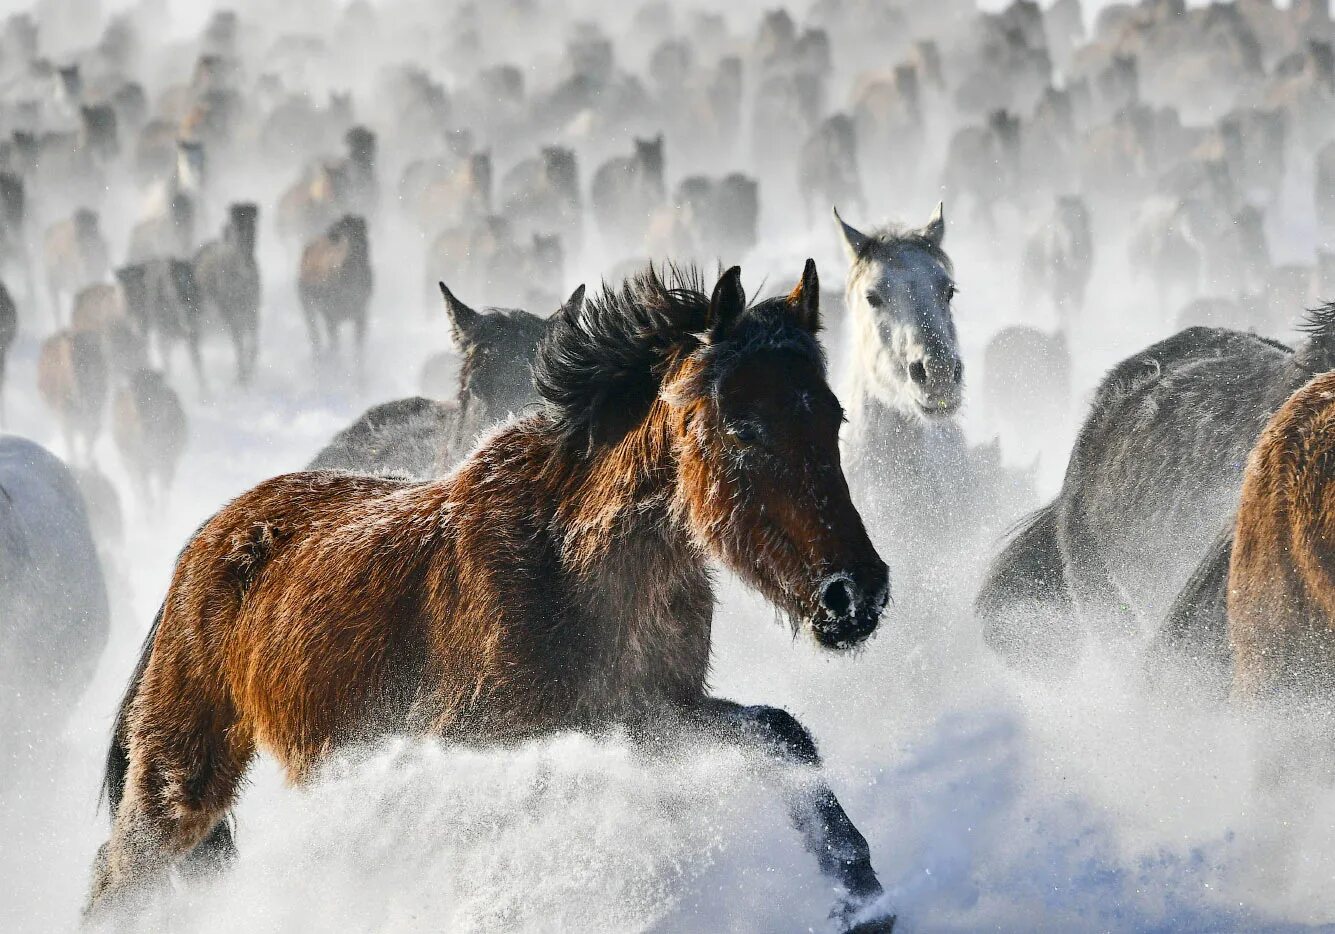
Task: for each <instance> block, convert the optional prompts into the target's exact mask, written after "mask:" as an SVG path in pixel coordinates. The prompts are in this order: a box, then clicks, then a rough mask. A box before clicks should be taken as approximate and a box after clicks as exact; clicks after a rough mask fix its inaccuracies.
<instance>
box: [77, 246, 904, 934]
mask: <svg viewBox="0 0 1335 934" xmlns="http://www.w3.org/2000/svg"><path fill="white" fill-rule="evenodd" d="M698 285H699V283H698V278H697V277H695V276H694V274H691V273H677V272H674V273H673V274H672V276H670V277H669V281H668V283H667V284H664V283H663V281H662V279H661V278H660V276H658V275H657V274H655V273H654V272H653V271H652V270H650V271H649V272H646V273H644V274H642V275H640V276H638V277H637V278H635V279H633V280H631V281H630V282H629V283H627V284H626V285H625V286H624V288H623V289H622V290H621V291H620V292H617V291H615V290H611V289H607V290H605V291H604V294H603V295H602V296H601V297H600V298H598V299H596V300H594V301H592V302H589V303H588V304H586V305H584V306H583V309H582V310H581V308H580V306H579V305H569V306H566V308H564V309H563V310H562V311H561V312H560V313H559V317H558V319H557V320H556V321H554V322H553V325H552V329H551V331H550V333H549V334H548V335H547V336H546V337H545V338H544V340H543V343H542V347H541V349H540V351H539V354H538V359H537V361H536V363H535V365H534V373H535V381H536V383H537V386H538V391H539V395H540V398H541V407H540V408H539V409H538V411H536V412H534V413H533V414H530V415H528V416H525V417H523V418H520V419H518V420H516V421H513V422H510V423H509V424H508V425H506V426H505V427H504V428H502V429H500V430H498V432H497V433H496V434H495V435H494V436H493V437H492V438H491V439H490V440H489V441H487V442H486V443H484V444H483V445H482V446H481V447H480V448H479V449H478V450H477V451H476V452H475V453H474V454H473V455H472V456H471V457H470V458H469V459H468V460H466V461H464V463H463V464H462V465H461V466H460V467H459V468H458V470H456V471H455V472H454V473H453V474H451V475H449V476H448V477H446V478H444V479H442V480H439V481H435V482H431V483H411V482H407V481H403V480H394V479H388V478H374V477H365V476H355V475H349V474H338V473H322V472H311V473H299V474H290V475H287V476H283V477H278V478H275V479H273V480H269V481H266V482H265V483H262V484H261V485H259V486H258V487H256V488H254V489H253V490H251V491H250V492H248V493H245V494H243V495H242V496H240V497H239V498H237V499H236V500H234V501H233V502H231V503H230V504H228V505H227V506H226V507H224V508H223V510H222V511H220V512H219V513H218V514H217V515H215V516H214V517H213V518H212V519H210V520H209V521H208V522H207V523H205V525H204V526H203V527H202V528H201V529H200V530H199V532H198V533H197V534H196V535H195V537H194V538H193V539H192V540H191V541H190V542H189V544H187V546H186V547H185V550H184V551H183V552H182V554H181V557H180V559H179V560H178V562H177V566H176V571H175V574H174V576H173V579H172V583H171V587H170V589H169V591H168V593H167V596H166V599H165V601H164V603H163V605H162V609H161V610H160V612H159V615H158V618H157V621H156V622H155V624H154V630H153V633H152V634H151V635H150V637H149V640H148V642H147V645H146V647H145V651H144V655H143V658H142V659H141V661H140V666H139V670H138V671H137V672H136V674H135V676H134V679H133V681H132V684H131V686H130V689H129V691H128V692H127V695H126V698H125V700H124V702H123V704H122V707H121V711H120V714H119V717H118V720H117V725H116V730H115V736H114V741H113V744H112V747H111V750H110V753H109V755H108V763H107V772H106V778H105V788H106V792H107V794H108V797H109V800H110V801H111V805H112V810H113V814H114V823H113V829H112V835H111V839H110V840H109V841H108V842H107V844H106V845H105V846H104V847H103V848H102V850H101V852H100V854H99V857H98V863H97V867H96V870H95V878H94V881H93V888H92V894H91V902H90V909H96V908H99V907H101V906H103V905H105V904H107V903H109V902H114V901H117V900H119V899H120V898H121V897H123V896H125V895H126V894H127V893H129V892H131V891H132V890H134V889H136V888H138V887H140V886H142V885H144V884H145V883H146V882H149V881H150V880H152V879H154V878H160V877H161V875H162V874H163V873H164V872H165V871H166V870H167V869H168V868H169V867H171V866H172V865H173V864H174V863H176V862H178V861H180V860H182V859H186V860H187V863H188V864H193V865H201V864H202V865H208V864H209V863H210V862H211V861H214V860H217V859H218V858H219V857H220V856H223V855H225V854H226V853H227V852H229V851H230V846H231V837H230V833H229V831H228V829H227V823H226V822H225V821H224V820H223V818H224V816H225V815H226V813H227V811H228V809H229V808H230V807H231V805H232V802H233V800H234V798H235V795H236V793H237V790H238V787H239V785H240V782H241V781H242V779H243V776H244V775H245V772H246V769H247V766H248V764H249V763H250V761H251V759H252V758H253V756H254V755H255V753H256V751H257V750H258V749H260V748H263V749H266V750H268V751H269V752H271V753H272V754H273V755H274V756H275V757H276V758H277V759H278V760H279V762H280V763H282V765H283V767H284V768H285V769H286V771H287V774H288V776H289V777H290V778H291V780H293V781H299V780H301V779H303V778H306V777H308V776H310V775H311V774H312V773H313V772H314V771H315V770H316V767H317V766H318V765H319V763H320V762H321V761H322V760H323V759H324V758H325V757H326V756H327V755H328V754H329V753H330V752H331V751H332V750H334V749H336V748H338V747H339V746H341V745H345V744H348V743H351V742H354V741H357V740H364V739H366V738H368V737H374V736H377V735H381V734H385V733H390V732H403V731H407V732H416V733H425V734H431V735H436V736H440V737H445V738H448V739H450V740H455V741H463V742H513V741H516V740H521V739H524V738H527V737H532V736H535V735H541V734H544V733H549V732H551V731H553V730H559V729H590V730H596V729H600V728H605V727H607V726H609V725H611V724H622V725H625V726H626V727H627V728H628V729H629V730H630V732H631V733H632V735H637V736H646V737H654V738H657V739H661V738H662V737H663V736H664V734H665V733H666V734H669V735H672V734H674V733H677V732H679V731H685V730H687V729H691V730H695V731H701V730H705V731H710V732H714V733H717V734H722V735H724V736H726V737H729V738H731V739H733V740H735V741H737V742H740V743H747V744H750V745H753V746H757V747H760V748H762V749H765V750H766V751H768V752H770V753H771V754H773V755H775V756H777V757H779V758H781V759H783V760H786V761H790V762H798V763H805V764H807V765H809V766H812V767H814V766H816V765H817V763H818V762H819V759H818V756H817V754H816V748H815V744H814V742H813V741H812V739H811V737H810V735H809V734H808V733H807V732H806V730H805V729H804V728H803V727H802V726H801V725H800V724H798V723H797V721H796V720H794V719H793V717H792V716H790V715H789V714H787V713H785V712H784V711H782V710H778V709H775V708H770V707H742V706H740V705H737V704H734V703H731V702H728V701H724V700H719V699H716V698H712V697H710V696H709V695H708V693H707V691H706V676H707V674H708V670H709V657H710V626H711V620H712V617H713V610H714V593H713V588H712V586H711V583H710V571H709V566H710V562H711V561H717V562H720V563H722V564H724V565H725V566H727V567H729V568H731V569H732V570H734V571H735V572H736V573H737V574H739V575H740V576H741V577H742V578H743V579H745V580H746V581H747V582H748V583H749V584H751V585H752V586H753V587H755V588H756V589H758V590H759V591H760V592H761V593H763V594H764V595H765V596H766V597H768V598H769V599H770V600H771V601H773V602H774V603H775V604H776V605H777V606H778V607H779V608H780V609H781V610H782V611H783V612H785V613H786V614H787V615H788V616H789V617H790V618H791V620H792V622H793V626H794V628H795V629H804V630H806V631H809V632H810V633H811V635H812V636H813V637H814V639H815V641H816V642H817V643H818V644H819V645H821V646H823V647H824V648H827V649H831V650H844V649H849V648H851V647H853V646H856V645H858V644H859V643H861V642H862V641H863V640H865V639H866V638H867V637H868V636H870V635H871V633H872V632H873V630H875V628H876V626H877V623H878V621H879V620H880V617H881V613H882V610H883V609H884V607H885V604H886V601H887V599H888V592H889V576H888V573H887V570H886V566H885V564H884V563H883V562H882V561H881V559H880V557H879V556H878V555H877V553H876V551H875V549H874V548H873V547H872V544H871V542H870V540H869V539H868V537H867V533H866V531H865V529H864V528H863V524H862V519H861V517H860V516H859V515H858V513H857V511H856V509H855V508H854V507H853V504H852V501H851V500H850V498H849V494H848V486H847V484H846V482H845V480H844V476H843V472H842V470H841V467H840V462H839V446H838V436H839V426H840V422H841V420H842V411H841V410H840V407H839V403H838V402H837V400H836V399H835V396H834V394H833V393H832V392H831V391H830V388H829V386H828V384H827V382H826V374H825V362H824V358H823V354H822V352H821V348H820V345H819V344H818V342H817V340H816V331H817V329H818V328H819V308H818V302H819V294H820V292H819V285H818V283H817V279H816V267H815V264H814V263H812V262H811V261H808V262H807V266H806V269H805V271H804V273H803V277H802V281H801V283H800V284H799V285H798V286H797V287H796V288H795V289H794V291H793V292H792V293H791V294H790V295H788V296H786V297H784V298H776V299H770V300H767V301H764V302H761V303H759V304H757V305H755V306H754V307H747V305H746V298H745V295H744V293H743V292H742V286H741V278H740V272H739V270H738V269H736V268H733V269H731V270H729V271H728V272H727V273H726V274H725V275H724V276H723V277H722V278H721V279H720V280H719V282H718V284H717V286H716V287H715V289H714V292H713V296H712V298H711V297H710V296H708V295H705V294H703V293H702V292H701V291H700V289H699V287H698ZM696 735H697V736H698V735H699V733H698V732H697V733H696ZM790 807H791V812H792V816H793V819H794V821H795V823H796V825H797V826H798V828H799V829H800V830H801V832H802V833H803V834H804V836H805V839H806V843H807V845H808V847H809V848H810V849H811V851H812V852H813V853H814V854H815V855H816V857H817V860H818V862H819V864H820V867H821V869H822V871H823V872H825V873H826V874H827V875H828V876H829V877H830V879H831V882H832V884H833V885H834V886H835V887H836V889H837V891H838V892H839V898H840V901H839V904H838V906H837V908H836V909H835V914H836V917H837V918H838V920H839V921H840V922H841V923H844V924H853V923H854V921H855V918H857V916H859V915H860V914H861V915H866V914H869V913H874V912H875V910H876V909H874V908H871V907H870V903H871V902H872V901H873V900H875V899H876V898H877V897H878V896H879V895H880V894H881V886H880V883H879V882H878V881H877V879H876V875H875V872H874V871H873V869H872V866H871V861H870V857H869V853H868V848H867V844H866V841H865V840H864V839H863V837H862V835H861V834H860V833H859V832H858V831H857V829H856V828H855V827H854V826H853V824H852V822H851V821H850V820H849V818H848V816H847V815H846V814H845V813H844V811H843V809H842V807H841V806H840V805H839V803H838V801H837V800H836V799H835V797H834V794H833V793H832V792H831V791H830V789H829V788H828V787H826V786H825V785H824V784H822V783H820V782H819V781H814V782H813V783H811V784H808V785H806V786H805V788H804V790H802V791H800V792H795V795H794V798H793V799H792V801H791V802H790ZM890 923H891V919H890V918H888V917H886V916H884V915H883V914H882V915H881V916H879V918H878V920H876V921H867V920H866V919H865V918H862V919H861V923H859V924H858V925H857V926H856V927H855V930H859V931H888V930H889V927H890Z"/></svg>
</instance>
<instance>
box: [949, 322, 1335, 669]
mask: <svg viewBox="0 0 1335 934" xmlns="http://www.w3.org/2000/svg"><path fill="white" fill-rule="evenodd" d="M1306 330H1307V340H1306V341H1305V342H1304V343H1303V344H1302V346H1300V347H1299V348H1298V349H1297V351H1296V352H1295V351H1294V350H1291V349H1290V348H1288V347H1286V346H1284V345H1283V344H1280V343H1278V342H1276V341H1271V340H1267V339H1265V338H1261V337H1258V336H1256V335H1255V334H1244V333H1241V332H1238V331H1229V330H1224V329H1221V328H1205V327H1194V328H1188V329H1186V330H1184V331H1181V332H1179V333H1178V334H1175V335H1173V336H1172V337H1169V338H1167V339H1165V340H1162V341H1160V342H1159V343H1157V344H1154V345H1152V346H1150V347H1148V348H1146V349H1145V350H1143V351H1141V352H1140V353H1137V354H1135V355H1133V356H1131V357H1128V358H1127V359H1126V360H1123V361H1122V362H1121V363H1119V364H1118V365H1117V366H1116V367H1114V368H1113V369H1112V371H1111V372H1110V373H1109V374H1108V375H1107V376H1106V377H1105V378H1104V380H1103V382H1102V384H1100V386H1099V388H1098V391H1097V392H1096V393H1095V396H1094V401H1093V403H1092V404H1091V407H1090V412H1089V415H1088V417H1087V418H1086V420H1085V423H1084V425H1083V426H1082V428H1081V430H1080V434H1079V436H1078V437H1077V439H1076V442H1075V446H1074V448H1073V449H1072V451H1071V457H1070V461H1069V463H1068V465H1067V468H1066V477H1065V479H1064V481H1063V483H1062V489H1061V492H1060V493H1059V494H1058V495H1057V498H1056V499H1054V500H1053V501H1052V502H1051V503H1049V504H1048V505H1047V506H1045V507H1044V508H1043V509H1041V510H1039V511H1038V512H1037V513H1036V514H1035V515H1034V516H1033V517H1032V518H1031V519H1030V520H1028V522H1027V523H1026V524H1025V525H1024V527H1022V528H1021V529H1020V530H1019V532H1018V533H1017V534H1016V535H1015V536H1014V538H1012V540H1011V541H1010V543H1009V544H1008V545H1007V546H1006V548H1005V549H1004V550H1003V551H1002V552H1001V554H1000V555H999V556H998V557H997V558H996V560H995V561H994V562H993V563H992V566H991V568H990V570H989V572H988V575H987V577H986V579H985V580H984V582H983V585H982V587H981V589H980V590H979V593H978V597H977V600H976V602H975V609H976V612H977V614H978V616H979V618H980V621H981V623H982V626H983V635H984V638H985V639H986V640H987V642H988V644H989V645H990V646H991V647H992V648H993V649H994V650H996V651H997V652H998V653H999V654H1001V655H1002V656H1003V657H1005V658H1006V659H1007V660H1008V661H1010V662H1012V663H1014V664H1018V665H1026V666H1027V665H1033V664H1040V665H1046V664H1053V663H1055V664H1058V665H1060V664H1062V663H1064V662H1070V661H1071V660H1073V659H1074V658H1075V657H1076V656H1078V654H1079V652H1080V650H1081V648H1082V647H1083V643H1084V634H1085V631H1086V630H1093V631H1096V632H1099V633H1100V634H1101V635H1103V636H1104V637H1107V638H1112V639H1114V640H1116V639H1131V640H1136V639H1138V638H1140V637H1142V636H1144V635H1147V634H1148V635H1149V636H1151V637H1152V639H1153V640H1158V644H1157V646H1156V648H1163V649H1167V648H1170V647H1171V648H1172V649H1174V650H1177V651H1184V652H1187V653H1188V654H1190V655H1192V656H1196V657H1202V658H1206V659H1210V658H1218V657H1219V656H1220V653H1221V652H1222V651H1223V647H1224V627H1223V623H1222V618H1221V616H1220V614H1219V611H1218V607H1219V606H1222V604H1221V603H1220V601H1219V599H1218V597H1219V596H1220V595H1221V594H1222V591H1220V590H1215V591H1212V590H1211V588H1212V587H1216V588H1217V587H1219V586H1220V582H1221V581H1222V576H1221V574H1220V573H1219V572H1218V565H1217V562H1218V560H1219V558H1220V556H1221V555H1222V556H1223V565H1222V566H1223V567H1225V568H1226V567H1227V563H1228V558H1227V553H1228V538H1229V536H1228V531H1227V530H1228V529H1230V528H1231V527H1232V523H1233V516H1234V513H1235V510H1236V509H1237V503H1238V492H1239V490H1240V488H1241V486H1242V469H1243V465H1244V464H1245V462H1246V460H1247V454H1248V452H1249V451H1250V450H1251V448H1252V445H1253V444H1255V442H1256V439H1257V437H1258V436H1259V435H1260V434H1261V430H1262V429H1263V428H1264V427H1265V423H1266V421H1267V419H1269V418H1270V416H1271V414H1272V413H1273V412H1274V411H1275V410H1276V409H1278V408H1279V406H1280V405H1281V404H1283V402H1284V400H1285V399H1287V398H1288V397H1289V395H1290V394H1292V393H1293V391H1294V390H1296V389H1297V388H1298V387H1299V386H1301V385H1302V384H1303V383H1305V382H1306V381H1307V380H1308V379H1310V378H1311V376H1312V374H1313V373H1318V372H1323V371H1325V370H1329V369H1332V367H1335V314H1332V313H1331V310H1330V309H1327V310H1326V311H1325V312H1318V313H1316V314H1314V315H1313V317H1312V318H1311V319H1310V320H1309V321H1308V323H1307V325H1306ZM1203 557H1208V558H1211V559H1212V560H1213V561H1215V562H1216V565H1215V570H1213V571H1212V570H1211V568H1210V567H1198V565H1199V564H1200V562H1201V560H1202V558H1203ZM1212 594H1213V596H1212ZM1212 607H1213V609H1212Z"/></svg>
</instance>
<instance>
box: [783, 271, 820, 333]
mask: <svg viewBox="0 0 1335 934" xmlns="http://www.w3.org/2000/svg"><path fill="white" fill-rule="evenodd" d="M788 307H789V308H791V309H792V311H793V315H794V316H795V317H796V318H797V323H798V324H800V325H801V326H802V327H804V328H806V329H807V330H808V331H810V332H811V333H812V334H815V333H816V332H817V331H819V330H820V280H819V279H818V278H817V277H816V261H815V260H814V259H808V260H807V264H806V266H805V267H804V268H803V269H802V280H801V281H800V282H798V283H797V287H796V288H795V289H793V290H792V291H791V292H789V293H788Z"/></svg>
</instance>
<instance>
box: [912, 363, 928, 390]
mask: <svg viewBox="0 0 1335 934" xmlns="http://www.w3.org/2000/svg"><path fill="white" fill-rule="evenodd" d="M909 379H911V380H913V381H914V382H915V383H917V384H918V385H919V386H921V385H922V384H923V383H925V382H927V366H926V365H925V364H924V363H923V362H922V361H921V360H914V361H913V362H912V363H910V364H909Z"/></svg>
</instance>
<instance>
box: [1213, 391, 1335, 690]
mask: <svg viewBox="0 0 1335 934" xmlns="http://www.w3.org/2000/svg"><path fill="white" fill-rule="evenodd" d="M1228 639H1229V643H1230V645H1231V647H1232V650H1233V687H1234V693H1235V694H1236V695H1237V696H1239V697H1243V698H1252V697H1256V696H1258V695H1261V694H1263V693H1267V692H1271V691H1274V690H1276V689H1281V690H1289V691H1298V692H1303V693H1305V692H1309V691H1311V690H1313V689H1319V688H1324V689H1327V690H1328V689H1329V688H1330V687H1331V686H1332V685H1335V372H1330V373H1324V374H1322V375H1320V376H1318V377H1316V378H1315V379H1313V380H1312V381H1311V382H1309V383H1308V384H1307V385H1305V386H1303V387H1302V388H1301V389H1299V390H1298V391H1297V392H1296V393H1294V394H1293V395H1292V396H1291V397H1290V398H1289V400H1288V401H1287V402H1285V403H1284V405H1283V406H1282V407H1281V408H1280V410H1279V411H1278V412H1276V413H1275V415H1274V417H1273V418H1271V419H1270V422H1269V424H1268V425H1266V428H1265V431H1264V432H1263V433H1262V434H1261V438H1260V440H1259V441H1258V442H1257V444H1256V447H1255V448H1254V449H1253V450H1252V454H1251V457H1250V458H1249V459H1248V461H1247V469H1246V472H1245V474H1244V477H1243V482H1242V498H1241V501H1240V503H1239V505H1238V518H1237V523H1236V524H1235V526H1234V531H1233V553H1232V557H1231V559H1230V563H1229V571H1228Z"/></svg>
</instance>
